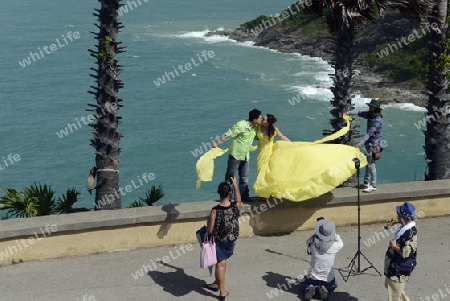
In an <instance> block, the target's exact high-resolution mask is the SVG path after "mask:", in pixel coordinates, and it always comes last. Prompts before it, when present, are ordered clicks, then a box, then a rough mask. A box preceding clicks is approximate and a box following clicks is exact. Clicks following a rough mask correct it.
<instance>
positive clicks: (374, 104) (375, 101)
mask: <svg viewBox="0 0 450 301" xmlns="http://www.w3.org/2000/svg"><path fill="white" fill-rule="evenodd" d="M366 105H368V106H370V107H374V108H378V109H380V110H383V109H382V108H381V102H380V101H379V100H378V99H372V100H371V101H370V102H369V103H366Z"/></svg>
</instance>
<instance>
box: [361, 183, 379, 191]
mask: <svg viewBox="0 0 450 301" xmlns="http://www.w3.org/2000/svg"><path fill="white" fill-rule="evenodd" d="M373 191H377V188H376V187H373V186H372V185H369V187H367V188H366V189H363V192H373Z"/></svg>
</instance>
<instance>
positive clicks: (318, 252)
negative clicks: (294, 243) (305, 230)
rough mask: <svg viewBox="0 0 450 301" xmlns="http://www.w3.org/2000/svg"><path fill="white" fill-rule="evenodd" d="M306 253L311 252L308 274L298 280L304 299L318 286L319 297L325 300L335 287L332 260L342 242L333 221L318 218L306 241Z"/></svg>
mask: <svg viewBox="0 0 450 301" xmlns="http://www.w3.org/2000/svg"><path fill="white" fill-rule="evenodd" d="M306 245H307V246H308V254H311V263H310V268H309V272H308V275H307V276H305V277H304V278H303V281H302V282H300V285H301V288H302V291H303V292H304V293H305V300H311V299H312V297H313V296H314V295H315V293H316V287H318V288H319V294H320V297H321V298H322V299H323V300H325V299H327V298H328V295H329V294H330V293H332V292H333V291H334V290H335V289H336V288H337V287H338V283H337V281H336V277H335V276H334V260H335V258H336V254H337V253H338V252H339V251H340V250H341V249H342V247H343V246H344V243H343V242H342V239H341V237H340V236H339V235H338V234H336V228H335V226H334V223H333V222H331V221H328V220H325V219H323V218H318V219H317V222H316V231H315V234H314V235H313V236H311V237H310V238H308V240H307V241H306Z"/></svg>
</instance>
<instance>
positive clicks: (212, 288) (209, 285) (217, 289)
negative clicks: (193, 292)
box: [203, 284, 219, 292]
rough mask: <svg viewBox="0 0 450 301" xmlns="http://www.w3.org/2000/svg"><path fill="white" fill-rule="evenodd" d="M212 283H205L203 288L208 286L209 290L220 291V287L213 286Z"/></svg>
mask: <svg viewBox="0 0 450 301" xmlns="http://www.w3.org/2000/svg"><path fill="white" fill-rule="evenodd" d="M211 285H212V284H205V285H203V288H206V289H207V290H210V291H213V292H218V291H219V287H213V286H211Z"/></svg>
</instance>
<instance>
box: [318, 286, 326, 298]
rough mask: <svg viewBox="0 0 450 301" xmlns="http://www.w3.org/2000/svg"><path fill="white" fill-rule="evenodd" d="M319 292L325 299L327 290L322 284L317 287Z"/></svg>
mask: <svg viewBox="0 0 450 301" xmlns="http://www.w3.org/2000/svg"><path fill="white" fill-rule="evenodd" d="M319 294H320V298H321V299H322V300H326V299H327V298H328V291H327V289H326V288H325V287H324V286H323V285H322V286H321V287H319Z"/></svg>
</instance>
